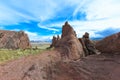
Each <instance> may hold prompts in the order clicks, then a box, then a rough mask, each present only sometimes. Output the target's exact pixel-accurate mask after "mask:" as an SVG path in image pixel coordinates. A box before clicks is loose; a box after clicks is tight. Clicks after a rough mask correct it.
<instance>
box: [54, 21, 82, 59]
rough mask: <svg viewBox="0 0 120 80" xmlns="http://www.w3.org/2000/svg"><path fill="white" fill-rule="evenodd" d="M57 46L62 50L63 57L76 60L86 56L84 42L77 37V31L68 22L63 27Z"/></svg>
mask: <svg viewBox="0 0 120 80" xmlns="http://www.w3.org/2000/svg"><path fill="white" fill-rule="evenodd" d="M56 48H57V49H59V50H60V52H61V56H62V57H63V56H64V57H67V58H69V59H74V60H76V59H79V58H80V57H82V56H84V51H83V47H82V44H81V43H80V42H79V40H78V39H77V37H76V33H75V31H74V30H73V28H72V27H71V26H70V25H69V24H68V22H65V24H64V25H63V27H62V36H61V39H60V40H59V41H58V42H57V43H56Z"/></svg>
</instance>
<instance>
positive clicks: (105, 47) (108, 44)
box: [96, 32, 120, 53]
mask: <svg viewBox="0 0 120 80" xmlns="http://www.w3.org/2000/svg"><path fill="white" fill-rule="evenodd" d="M96 48H97V49H98V50H100V51H101V52H102V53H119V52H120V32H119V33H116V34H113V35H111V36H108V37H106V38H104V39H103V40H100V41H98V42H97V43H96Z"/></svg>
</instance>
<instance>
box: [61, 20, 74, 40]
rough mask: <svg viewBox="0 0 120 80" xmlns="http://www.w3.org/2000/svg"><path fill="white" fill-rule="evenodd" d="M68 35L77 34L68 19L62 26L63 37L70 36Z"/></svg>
mask: <svg viewBox="0 0 120 80" xmlns="http://www.w3.org/2000/svg"><path fill="white" fill-rule="evenodd" d="M68 35H75V36H76V32H75V31H74V30H73V28H72V27H71V25H70V24H69V23H68V21H66V22H65V24H64V25H63V27H62V38H63V37H64V36H68Z"/></svg>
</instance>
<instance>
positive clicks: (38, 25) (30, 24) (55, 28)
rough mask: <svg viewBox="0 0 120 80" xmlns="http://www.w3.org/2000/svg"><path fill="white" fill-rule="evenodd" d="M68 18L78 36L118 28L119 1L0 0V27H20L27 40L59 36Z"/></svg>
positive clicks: (97, 34)
mask: <svg viewBox="0 0 120 80" xmlns="http://www.w3.org/2000/svg"><path fill="white" fill-rule="evenodd" d="M65 21H68V22H69V23H70V24H71V25H72V27H73V28H74V30H75V31H76V33H77V36H78V37H81V36H82V35H83V34H84V33H85V32H89V33H90V37H91V38H102V37H105V36H108V35H111V34H113V33H116V32H119V31H120V0H0V29H4V30H15V31H20V30H24V31H25V32H26V33H27V34H28V36H29V38H30V40H43V41H44V40H49V39H51V38H52V36H53V35H60V34H61V28H62V25H63V24H64V22H65Z"/></svg>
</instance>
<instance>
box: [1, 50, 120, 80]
mask: <svg viewBox="0 0 120 80" xmlns="http://www.w3.org/2000/svg"><path fill="white" fill-rule="evenodd" d="M119 79H120V54H100V55H90V56H88V57H85V58H82V59H81V60H77V61H67V60H66V61H62V60H61V57H60V54H59V52H57V51H55V50H53V51H47V52H44V53H42V54H38V55H34V56H28V57H23V58H20V59H17V60H13V61H9V62H7V63H6V64H2V65H0V80H119Z"/></svg>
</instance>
